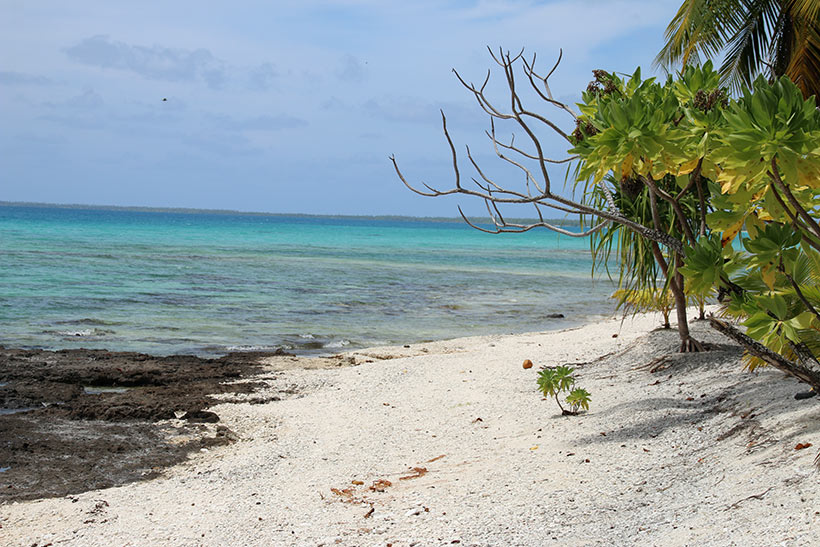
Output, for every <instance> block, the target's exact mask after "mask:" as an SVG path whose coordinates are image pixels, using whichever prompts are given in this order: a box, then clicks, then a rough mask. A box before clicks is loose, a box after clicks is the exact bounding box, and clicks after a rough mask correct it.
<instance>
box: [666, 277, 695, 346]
mask: <svg viewBox="0 0 820 547" xmlns="http://www.w3.org/2000/svg"><path fill="white" fill-rule="evenodd" d="M669 288H670V289H671V291H672V294H673V295H674V297H675V311H676V313H677V316H678V334H679V335H680V349H679V350H678V351H679V352H680V353H694V352H698V351H703V346H702V345H701V343H700V342H698V341H697V340H695V339H694V338H692V336H691V335H690V334H689V321H688V320H687V317H686V294H685V293H684V292H683V276H682V275H681V274H679V273H675V276H674V278H673V279H670V280H669Z"/></svg>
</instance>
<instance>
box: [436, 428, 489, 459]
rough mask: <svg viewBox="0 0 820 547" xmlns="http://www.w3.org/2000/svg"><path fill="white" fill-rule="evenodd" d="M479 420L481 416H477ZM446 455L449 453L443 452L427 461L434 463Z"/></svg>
mask: <svg viewBox="0 0 820 547" xmlns="http://www.w3.org/2000/svg"><path fill="white" fill-rule="evenodd" d="M477 420H481V418H477ZM446 455H447V454H442V455H440V456H436V457H435V458H430V459H429V460H427V463H433V462H434V461H438V460H440V459H441V458H443V457H445V456H446Z"/></svg>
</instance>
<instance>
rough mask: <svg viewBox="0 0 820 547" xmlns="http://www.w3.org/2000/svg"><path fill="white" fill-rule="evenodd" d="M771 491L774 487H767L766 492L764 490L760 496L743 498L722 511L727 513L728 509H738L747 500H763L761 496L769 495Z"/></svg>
mask: <svg viewBox="0 0 820 547" xmlns="http://www.w3.org/2000/svg"><path fill="white" fill-rule="evenodd" d="M772 489H774V486H770V487H768V488H767V489H766V490H764V491H763V492H761V493H760V494H752V495H751V496H749V497H746V498H743V499H741V500H737V501H736V502H734V503H733V504H731V505H728V506H727V507H726V509H724V511H728V510H729V509H737V507H738V506H739V505H740V504H741V503H743V502H744V501H749V500H751V499H756V500H762V499H763V496H765V495H766V494H768V493H769V491H770V490H772Z"/></svg>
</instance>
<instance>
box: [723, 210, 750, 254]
mask: <svg viewBox="0 0 820 547" xmlns="http://www.w3.org/2000/svg"><path fill="white" fill-rule="evenodd" d="M745 221H746V217H745V216H744V217H743V218H741V219H740V220H739V221H737V222H735V223H734V224H732V225H731V226H729V227H728V228H727V229H726V230H724V231H723V235H721V236H720V246H721V247H725V246H726V245H728V244H730V243H731V242H732V240H733V239H734V238H735V237H736V236H737V234H739V233H740V230H742V229H743V223H744V222H745Z"/></svg>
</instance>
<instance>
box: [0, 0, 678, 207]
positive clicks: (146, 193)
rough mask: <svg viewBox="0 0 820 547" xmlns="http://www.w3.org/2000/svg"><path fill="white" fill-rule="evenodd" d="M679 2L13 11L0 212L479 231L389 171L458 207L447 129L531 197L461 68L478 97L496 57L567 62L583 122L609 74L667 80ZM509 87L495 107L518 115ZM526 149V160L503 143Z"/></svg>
mask: <svg viewBox="0 0 820 547" xmlns="http://www.w3.org/2000/svg"><path fill="white" fill-rule="evenodd" d="M680 1H681V0H557V1H536V0H477V1H467V0H417V1H413V2H408V1H407V0H403V1H394V0H382V1H379V0H302V1H294V2H283V1H277V0H273V1H270V0H268V1H262V0H260V1H253V0H234V1H233V2H202V1H201V0H195V1H194V0H190V1H189V0H176V1H173V2H169V1H167V0H164V1H153V0H142V1H140V2H111V1H110V0H74V1H72V2H65V1H63V0H38V1H36V2H32V1H30V0H19V1H18V0H0V51H2V52H3V56H2V58H0V158H2V168H1V169H0V201H29V202H48V203H66V204H68V203H80V204H92V205H124V206H147V207H188V208H205V209H233V210H240V211H261V212H272V213H307V214H352V215H407V216H457V210H456V206H457V205H458V204H461V205H462V206H463V207H464V208H465V210H466V211H467V213H468V214H481V212H482V211H485V209H484V205H483V203H480V202H476V200H473V199H470V198H467V197H464V196H458V197H448V198H435V199H434V198H424V197H421V196H417V195H415V194H413V193H411V192H410V191H409V190H407V189H406V188H405V187H404V186H403V185H402V184H401V182H400V181H399V179H398V178H397V177H396V174H395V172H394V171H393V167H392V164H391V163H390V161H389V157H390V156H391V155H393V154H395V156H396V158H397V160H398V162H399V165H400V167H401V169H402V171H403V172H404V173H405V175H406V176H407V178H408V179H409V180H410V181H411V182H414V183H417V182H420V181H424V182H426V183H428V184H430V185H432V186H436V187H440V188H450V187H451V186H452V184H453V172H452V160H451V156H450V152H449V148H448V145H447V142H446V140H445V139H444V136H443V133H442V129H441V117H440V114H439V111H440V110H443V111H444V113H445V114H446V115H447V120H448V129H449V130H450V132H451V135H452V137H453V140H454V142H455V144H456V146H457V148H458V151H459V154H460V157H461V160H462V161H463V160H464V159H465V158H464V157H463V152H464V150H465V146H467V145H469V146H470V149H471V151H472V152H473V156H474V157H475V158H476V160H477V161H478V162H479V163H480V164H481V166H482V167H483V168H484V169H486V172H487V173H488V174H489V175H490V176H492V177H493V178H494V179H495V180H497V181H498V182H499V183H502V184H506V185H509V186H516V185H520V184H521V183H522V181H523V179H522V177H521V174H520V172H518V171H517V170H515V169H514V168H513V169H510V168H509V166H507V165H504V164H502V162H500V160H498V159H497V158H496V157H495V155H494V151H493V149H492V146H491V145H490V143H489V141H488V139H487V137H486V135H485V133H484V132H485V131H486V130H487V129H488V128H489V119H488V117H487V115H486V114H485V113H484V112H483V111H482V110H480V109H479V107H478V106H477V105H476V102H475V99H474V98H473V96H472V94H471V93H469V92H468V91H467V90H465V89H464V87H462V86H461V84H460V83H459V82H458V80H457V79H456V77H455V75H454V74H453V72H452V69H453V68H455V69H457V70H458V72H459V73H460V74H461V75H462V76H463V77H464V79H465V80H467V81H474V82H479V83H480V82H481V81H483V79H484V77H485V75H486V72H487V70H488V69H489V68H491V67H492V66H493V65H494V63H493V61H492V59H491V57H490V55H489V53H488V51H487V48H488V47H491V48H493V49H494V50H496V51H497V50H498V49H499V48H502V49H503V50H505V51H507V50H509V51H513V52H517V51H518V50H520V49H521V48H524V49H525V54H526V55H527V56H528V58H531V56H532V55H533V54H536V55H537V57H536V59H537V64H538V66H539V67H541V68H542V69H543V71H544V72H546V71H548V70H549V68H551V66H552V64H553V63H554V62H555V60H556V59H557V57H558V54H559V51H563V58H562V62H561V64H560V66H559V68H558V69H557V70H556V72H555V73H554V75H553V76H552V77H551V78H550V85H551V88H552V92H553V95H554V96H555V97H556V98H558V99H560V100H563V101H566V102H568V103H571V104H572V103H574V102H576V101H578V100H580V91H581V90H583V89H584V88H586V86H587V84H588V82H589V81H590V80H591V79H592V75H591V71H592V70H593V69H598V68H603V69H606V70H609V71H618V72H624V73H630V74H631V73H632V72H633V71H634V70H635V69H636V68H637V67H638V66H641V67H642V72H643V74H644V76H647V75H650V74H656V75H663V73H662V72H659V71H653V69H652V67H651V65H652V60H653V58H654V56H655V54H656V53H657V52H658V50H659V49H660V46H661V43H662V41H663V31H664V29H665V28H666V25H667V24H668V22H669V20H670V19H671V18H672V17H673V15H674V13H675V11H676V9H677V7H678V6H679V5H680ZM501 77H502V75H501V73H499V72H498V71H494V73H493V79H492V80H491V83H490V85H489V86H488V92H489V93H490V94H492V96H493V98H494V99H495V100H496V101H497V102H498V104H499V105H502V106H503V105H506V104H508V102H509V98H508V95H507V94H506V93H505V89H504V88H503V86H502V85H500V84H502V82H501ZM528 101H529V103H528V106H529V107H530V108H531V109H533V110H537V111H539V112H543V113H544V114H545V115H548V116H549V117H550V118H551V119H554V120H555V121H556V122H558V123H559V124H560V125H561V127H563V128H565V130H566V131H567V132H569V131H571V130H572V129H573V123H572V119H571V118H570V117H569V116H567V115H560V114H559V113H556V112H554V111H551V110H550V109H549V108H548V106H547V105H545V104H544V103H543V102H539V101H538V100H536V98H534V97H529V98H528ZM513 133H515V134H516V135H517V136H518V139H519V140H518V141H516V142H519V143H520V142H522V141H521V140H520V139H521V138H522V135H520V130H518V131H517V132H516V131H513V128H512V127H500V128H499V134H500V135H505V136H507V137H509V136H511V135H512V134H513ZM539 135H540V134H539ZM542 138H543V140H544V142H545V146H546V149H547V154H548V155H549V156H551V157H553V158H562V157H565V156H566V151H565V149H566V146H565V145H564V144H562V143H561V142H559V141H558V140H557V139H555V138H553V137H551V136H549V135H547V134H543V137H542ZM461 167H462V177H464V178H465V180H466V179H467V178H468V177H470V176H475V173H474V172H472V171H470V168H469V167H470V166H469V164H467V163H462V164H461ZM564 175H565V172H564V170H563V169H555V170H554V171H553V172H551V178H552V181H553V185H554V186H556V187H561V186H562V185H563V183H564V182H563V181H564ZM566 192H569V190H566ZM521 213H522V214H521V215H518V216H529V215H528V214H527V212H526V211H521ZM508 214H511V212H508ZM513 216H515V215H514V214H513Z"/></svg>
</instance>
